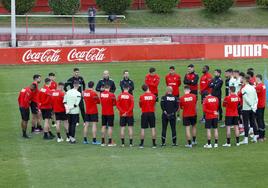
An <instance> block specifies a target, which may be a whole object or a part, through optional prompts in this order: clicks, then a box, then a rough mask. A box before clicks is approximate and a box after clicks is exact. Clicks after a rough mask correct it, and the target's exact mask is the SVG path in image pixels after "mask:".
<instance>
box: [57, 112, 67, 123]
mask: <svg viewBox="0 0 268 188" xmlns="http://www.w3.org/2000/svg"><path fill="white" fill-rule="evenodd" d="M55 116H56V121H65V120H68V116H67V114H66V113H65V112H55Z"/></svg>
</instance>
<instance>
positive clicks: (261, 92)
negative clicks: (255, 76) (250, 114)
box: [256, 83, 266, 108]
mask: <svg viewBox="0 0 268 188" xmlns="http://www.w3.org/2000/svg"><path fill="white" fill-rule="evenodd" d="M256 92H257V95H258V108H264V107H265V104H266V86H265V85H264V84H263V83H260V84H258V85H257V86H256Z"/></svg>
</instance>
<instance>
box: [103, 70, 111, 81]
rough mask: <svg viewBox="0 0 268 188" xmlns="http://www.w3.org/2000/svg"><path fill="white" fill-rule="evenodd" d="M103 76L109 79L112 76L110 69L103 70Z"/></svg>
mask: <svg viewBox="0 0 268 188" xmlns="http://www.w3.org/2000/svg"><path fill="white" fill-rule="evenodd" d="M102 77H103V78H104V79H108V78H109V77H110V73H109V71H108V70H105V71H103V75H102Z"/></svg>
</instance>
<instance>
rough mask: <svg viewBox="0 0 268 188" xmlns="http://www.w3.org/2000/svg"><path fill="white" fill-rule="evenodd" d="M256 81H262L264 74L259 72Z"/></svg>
mask: <svg viewBox="0 0 268 188" xmlns="http://www.w3.org/2000/svg"><path fill="white" fill-rule="evenodd" d="M256 82H257V83H258V84H259V83H262V75H261V74H257V75H256Z"/></svg>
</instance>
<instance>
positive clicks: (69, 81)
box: [64, 78, 72, 92]
mask: <svg viewBox="0 0 268 188" xmlns="http://www.w3.org/2000/svg"><path fill="white" fill-rule="evenodd" d="M68 86H70V88H71V87H72V78H70V79H68V80H67V82H65V84H64V91H65V92H66V91H68Z"/></svg>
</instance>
